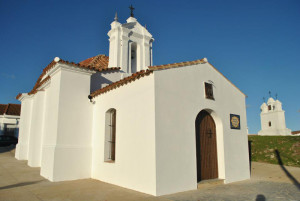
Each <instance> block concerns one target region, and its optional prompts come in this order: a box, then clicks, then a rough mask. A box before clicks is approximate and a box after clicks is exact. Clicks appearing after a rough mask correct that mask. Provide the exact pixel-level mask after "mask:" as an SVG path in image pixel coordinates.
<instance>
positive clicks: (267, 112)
mask: <svg viewBox="0 0 300 201" xmlns="http://www.w3.org/2000/svg"><path fill="white" fill-rule="evenodd" d="M260 110H261V113H260V120H261V130H260V131H259V132H258V135H291V130H290V129H288V128H286V124H285V115H284V110H282V104H281V102H280V101H279V100H276V101H275V100H274V99H273V98H272V97H270V98H269V99H268V102H267V104H266V103H263V104H262V105H261V106H260Z"/></svg>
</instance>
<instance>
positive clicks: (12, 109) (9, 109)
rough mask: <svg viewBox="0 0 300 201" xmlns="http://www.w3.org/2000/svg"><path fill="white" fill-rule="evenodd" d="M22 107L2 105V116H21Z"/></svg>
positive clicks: (0, 111)
mask: <svg viewBox="0 0 300 201" xmlns="http://www.w3.org/2000/svg"><path fill="white" fill-rule="evenodd" d="M20 113H21V105H20V104H11V103H9V104H0V115H3V114H7V115H17V116H20Z"/></svg>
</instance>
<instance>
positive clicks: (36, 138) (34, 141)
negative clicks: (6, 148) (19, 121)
mask: <svg viewBox="0 0 300 201" xmlns="http://www.w3.org/2000/svg"><path fill="white" fill-rule="evenodd" d="M44 107H45V91H39V92H38V93H36V94H35V95H34V97H33V107H32V117H31V130H30V138H29V147H28V165H29V166H31V167H40V166H41V157H42V138H43V133H44V129H43V126H44V114H45V112H44Z"/></svg>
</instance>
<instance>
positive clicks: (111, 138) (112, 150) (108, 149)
mask: <svg viewBox="0 0 300 201" xmlns="http://www.w3.org/2000/svg"><path fill="white" fill-rule="evenodd" d="M115 155H116V110H115V109H109V110H108V111H107V112H106V114H105V146H104V161H105V162H114V161H115Z"/></svg>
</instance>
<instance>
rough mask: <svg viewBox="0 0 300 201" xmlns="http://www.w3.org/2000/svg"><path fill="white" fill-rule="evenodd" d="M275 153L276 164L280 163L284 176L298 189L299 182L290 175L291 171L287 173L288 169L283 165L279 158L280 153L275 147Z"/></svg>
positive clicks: (299, 186)
mask: <svg viewBox="0 0 300 201" xmlns="http://www.w3.org/2000/svg"><path fill="white" fill-rule="evenodd" d="M274 152H275V155H276V158H277V160H278V164H279V165H280V167H281V169H282V170H283V171H284V173H285V174H286V176H287V177H288V178H289V179H290V180H291V181H292V182H293V184H294V185H295V186H296V187H297V188H298V189H299V190H300V184H299V182H298V181H297V180H296V179H295V177H293V175H291V173H289V171H288V170H287V169H286V168H285V167H284V165H283V162H282V160H281V157H280V153H279V151H278V150H277V149H275V151H274Z"/></svg>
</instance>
